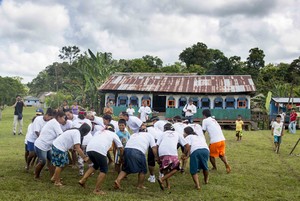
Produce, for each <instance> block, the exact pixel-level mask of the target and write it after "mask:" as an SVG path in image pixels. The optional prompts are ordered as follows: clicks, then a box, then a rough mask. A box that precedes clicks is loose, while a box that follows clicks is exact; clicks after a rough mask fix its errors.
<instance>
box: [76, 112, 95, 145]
mask: <svg viewBox="0 0 300 201" xmlns="http://www.w3.org/2000/svg"><path fill="white" fill-rule="evenodd" d="M84 123H86V124H88V125H89V126H90V127H91V129H92V122H91V121H90V120H89V119H86V118H84V119H79V118H77V119H76V120H75V121H74V122H73V126H72V127H73V128H80V126H81V125H82V124H84ZM92 137H93V136H92V134H91V131H90V132H89V133H88V134H87V135H86V136H84V137H83V140H82V145H87V144H88V143H89V141H90V140H91V139H92Z"/></svg>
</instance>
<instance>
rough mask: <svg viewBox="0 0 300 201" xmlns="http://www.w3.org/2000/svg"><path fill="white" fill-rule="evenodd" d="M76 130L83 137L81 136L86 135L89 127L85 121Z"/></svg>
mask: <svg viewBox="0 0 300 201" xmlns="http://www.w3.org/2000/svg"><path fill="white" fill-rule="evenodd" d="M78 130H79V132H80V135H81V137H83V136H86V135H87V134H88V133H89V132H90V130H91V127H90V126H89V125H88V124H87V123H84V124H82V125H81V126H80V127H79V129H78Z"/></svg>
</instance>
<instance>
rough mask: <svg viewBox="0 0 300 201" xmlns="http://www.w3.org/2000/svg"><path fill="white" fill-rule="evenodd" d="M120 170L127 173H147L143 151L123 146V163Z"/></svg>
mask: <svg viewBox="0 0 300 201" xmlns="http://www.w3.org/2000/svg"><path fill="white" fill-rule="evenodd" d="M122 170H123V171H124V172H126V173H127V174H132V173H144V174H146V173H147V164H146V157H145V154H144V153H143V152H141V151H140V150H137V149H132V148H125V150H124V165H123V168H122Z"/></svg>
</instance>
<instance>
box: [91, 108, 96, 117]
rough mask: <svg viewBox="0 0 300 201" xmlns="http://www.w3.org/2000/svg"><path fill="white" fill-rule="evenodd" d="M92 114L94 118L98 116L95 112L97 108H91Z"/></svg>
mask: <svg viewBox="0 0 300 201" xmlns="http://www.w3.org/2000/svg"><path fill="white" fill-rule="evenodd" d="M91 113H92V114H93V115H94V116H97V113H96V112H95V108H94V107H91Z"/></svg>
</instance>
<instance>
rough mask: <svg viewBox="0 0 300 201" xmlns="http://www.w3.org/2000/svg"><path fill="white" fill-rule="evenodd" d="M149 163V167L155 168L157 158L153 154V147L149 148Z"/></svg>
mask: <svg viewBox="0 0 300 201" xmlns="http://www.w3.org/2000/svg"><path fill="white" fill-rule="evenodd" d="M147 161H148V166H152V167H154V166H155V156H154V154H153V150H152V148H151V147H149V149H148V158H147Z"/></svg>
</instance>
